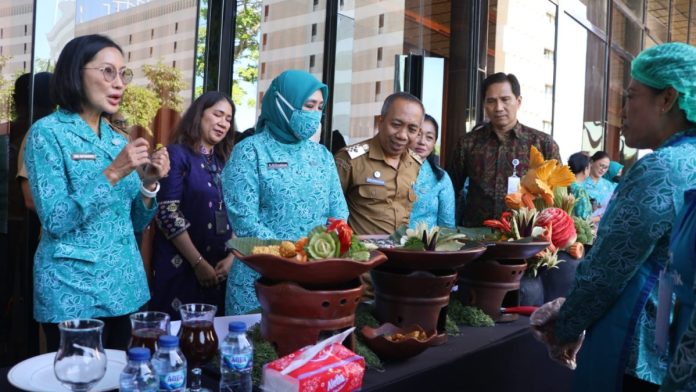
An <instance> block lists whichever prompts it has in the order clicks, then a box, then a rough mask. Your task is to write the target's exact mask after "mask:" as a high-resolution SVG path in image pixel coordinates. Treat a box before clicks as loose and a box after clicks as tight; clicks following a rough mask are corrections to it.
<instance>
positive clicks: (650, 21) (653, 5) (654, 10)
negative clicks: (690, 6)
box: [645, 0, 669, 42]
mask: <svg viewBox="0 0 696 392" xmlns="http://www.w3.org/2000/svg"><path fill="white" fill-rule="evenodd" d="M645 24H646V25H647V28H648V34H650V35H651V36H652V37H653V38H654V39H655V40H658V41H659V42H667V41H668V30H667V25H668V24H669V0H648V14H647V17H646V18H645Z"/></svg>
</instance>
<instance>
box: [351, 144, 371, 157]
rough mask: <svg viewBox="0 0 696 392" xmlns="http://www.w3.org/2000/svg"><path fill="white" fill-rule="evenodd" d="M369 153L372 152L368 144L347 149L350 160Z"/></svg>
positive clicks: (355, 145)
mask: <svg viewBox="0 0 696 392" xmlns="http://www.w3.org/2000/svg"><path fill="white" fill-rule="evenodd" d="M368 151H370V145H369V144H367V143H358V144H353V145H352V146H349V147H346V152H347V153H348V156H349V157H350V159H355V158H357V157H359V156H362V155H365V154H366V153H367V152H368Z"/></svg>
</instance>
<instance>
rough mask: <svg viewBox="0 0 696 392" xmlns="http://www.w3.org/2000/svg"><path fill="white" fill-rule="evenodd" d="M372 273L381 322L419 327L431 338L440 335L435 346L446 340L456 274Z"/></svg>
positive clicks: (376, 311) (373, 271) (421, 272)
mask: <svg viewBox="0 0 696 392" xmlns="http://www.w3.org/2000/svg"><path fill="white" fill-rule="evenodd" d="M370 274H371V276H372V281H373V283H374V286H375V316H376V317H377V319H378V320H379V321H380V322H383V323H387V322H388V323H392V324H394V325H397V326H401V327H404V326H409V325H419V326H421V327H422V328H423V330H425V332H426V333H427V334H428V336H430V335H433V334H437V335H439V337H438V339H435V340H434V342H433V344H441V343H444V342H445V341H446V340H447V334H446V332H445V322H446V316H447V305H448V304H449V296H450V292H451V291H452V286H453V285H454V283H455V281H456V280H457V274H455V273H453V272H452V271H442V272H426V271H415V272H411V271H408V272H398V271H390V270H372V271H371V272H370Z"/></svg>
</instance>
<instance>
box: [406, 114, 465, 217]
mask: <svg viewBox="0 0 696 392" xmlns="http://www.w3.org/2000/svg"><path fill="white" fill-rule="evenodd" d="M438 130H439V127H438V125H437V121H435V119H434V118H433V117H432V116H431V115H429V114H426V115H425V119H424V120H423V125H421V130H420V133H419V134H418V138H416V140H414V141H413V142H412V143H411V144H410V146H409V148H410V149H411V150H413V151H415V152H416V154H418V155H419V156H420V157H421V159H423V160H424V161H426V162H425V163H424V164H423V165H422V166H421V169H420V172H419V173H418V179H417V180H416V185H415V187H414V189H415V190H416V196H417V197H418V198H417V199H416V201H415V203H413V211H411V218H410V222H411V223H410V226H411V227H412V228H413V227H415V226H416V224H418V223H420V222H425V223H426V224H427V225H428V227H433V226H440V227H455V226H456V225H455V223H454V188H453V187H452V180H450V178H449V175H448V174H447V172H445V171H444V170H442V168H441V167H440V166H439V165H438V164H437V162H436V157H435V154H433V150H434V149H435V142H437V137H438Z"/></svg>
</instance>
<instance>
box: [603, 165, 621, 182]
mask: <svg viewBox="0 0 696 392" xmlns="http://www.w3.org/2000/svg"><path fill="white" fill-rule="evenodd" d="M623 167H624V165H622V164H620V163H619V162H616V161H611V162H610V163H609V168H608V169H607V172H606V173H604V175H603V176H602V177H604V178H606V179H607V180H609V181H614V177H616V176H618V175H619V171H621V169H623Z"/></svg>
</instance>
